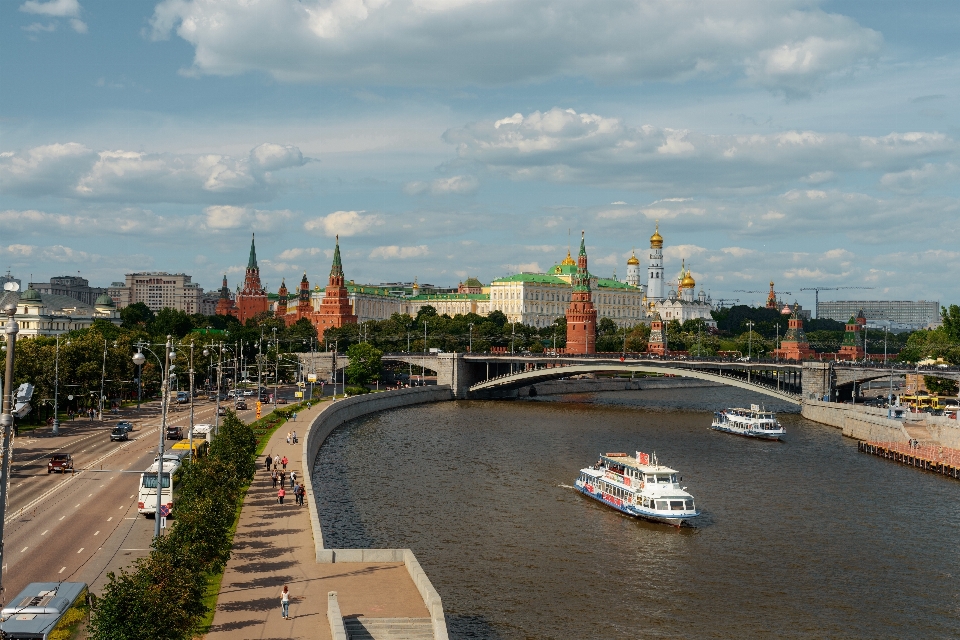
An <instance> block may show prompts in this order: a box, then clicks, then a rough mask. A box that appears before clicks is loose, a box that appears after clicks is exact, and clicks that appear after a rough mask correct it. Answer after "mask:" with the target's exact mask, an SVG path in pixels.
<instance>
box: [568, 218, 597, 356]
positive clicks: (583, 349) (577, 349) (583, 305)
mask: <svg viewBox="0 0 960 640" xmlns="http://www.w3.org/2000/svg"><path fill="white" fill-rule="evenodd" d="M596 352H597V310H596V309H595V308H594V306H593V300H592V299H591V296H590V272H589V271H587V247H586V241H585V239H584V234H583V232H581V233H580V254H579V255H578V256H577V275H576V276H574V279H573V293H572V294H571V295H570V306H568V307H567V346H566V353H596Z"/></svg>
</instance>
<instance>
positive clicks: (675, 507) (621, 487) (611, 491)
mask: <svg viewBox="0 0 960 640" xmlns="http://www.w3.org/2000/svg"><path fill="white" fill-rule="evenodd" d="M574 485H575V486H576V488H577V490H578V491H579V492H580V493H582V494H583V495H585V496H588V497H590V498H593V499H594V500H597V501H598V502H602V503H603V504H605V505H607V506H610V507H613V508H614V509H616V510H617V511H620V512H622V513H625V514H627V515H630V516H635V517H637V518H643V519H645V520H652V521H653V522H664V523H666V524H672V525H674V526H676V527H679V526H680V525H681V524H682V523H683V522H684V521H686V520H689V519H690V518H695V517H697V516H699V515H700V512H699V511H698V510H697V508H696V505H695V504H694V500H693V496H692V495H690V494H689V493H687V492H686V488H685V487H681V486H680V482H679V476H678V475H677V471H676V469H671V468H669V467H664V466H662V465H660V463H659V462H658V461H657V457H656V454H654V455H653V456H652V460H651V456H650V455H649V454H646V453H642V452H640V451H638V452H637V455H636V456H635V457H634V456H628V455H627V454H626V453H605V454H603V455H601V456H600V459H599V460H598V461H597V464H595V465H594V466H592V467H586V468H584V469H581V470H580V475H579V477H578V478H577V480H576V482H575V483H574Z"/></svg>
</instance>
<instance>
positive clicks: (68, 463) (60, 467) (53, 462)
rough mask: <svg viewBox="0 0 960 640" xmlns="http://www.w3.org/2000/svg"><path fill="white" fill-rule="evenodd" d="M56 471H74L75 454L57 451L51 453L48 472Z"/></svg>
mask: <svg viewBox="0 0 960 640" xmlns="http://www.w3.org/2000/svg"><path fill="white" fill-rule="evenodd" d="M54 471H59V472H60V473H66V472H67V471H69V472H71V473H73V456H72V455H70V454H69V453H55V454H53V455H51V456H50V460H49V461H48V462H47V473H53V472H54Z"/></svg>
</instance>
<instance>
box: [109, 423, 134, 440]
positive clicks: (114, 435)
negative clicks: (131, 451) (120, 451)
mask: <svg viewBox="0 0 960 640" xmlns="http://www.w3.org/2000/svg"><path fill="white" fill-rule="evenodd" d="M129 439H130V438H129V436H127V430H126V429H124V428H123V427H120V426H117V427H114V428H113V430H112V431H111V432H110V442H123V441H124V440H129Z"/></svg>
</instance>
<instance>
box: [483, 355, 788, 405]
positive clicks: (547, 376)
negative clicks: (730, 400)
mask: <svg viewBox="0 0 960 640" xmlns="http://www.w3.org/2000/svg"><path fill="white" fill-rule="evenodd" d="M587 373H631V374H633V373H643V374H649V373H653V374H662V375H669V376H679V377H684V378H695V379H697V380H707V381H710V382H718V383H720V384H725V385H728V386H731V387H737V388H739V389H745V390H747V391H753V392H756V393H762V394H764V395H767V396H770V397H773V398H776V399H778V400H782V401H784V402H789V403H791V404H795V405H799V404H801V397H800V396H799V395H796V394H793V393H789V392H786V391H783V390H780V389H776V388H771V387H768V386H766V385H762V384H757V383H755V382H747V381H746V380H742V379H740V378H737V377H735V376H724V375H718V374H716V373H711V372H708V371H699V370H695V369H682V368H679V367H663V366H656V365H637V364H627V363H623V364H616V363H606V362H605V363H596V364H575V365H569V366H561V367H549V368H544V369H533V370H529V371H521V372H519V373H513V374H509V375H504V376H500V377H497V378H491V379H489V380H484V381H483V382H479V383H477V384H474V385H472V386H470V388H469V391H470V393H471V394H475V393H481V392H484V391H507V390H511V389H519V388H520V387H526V386H529V385H533V384H536V383H538V382H546V381H547V380H557V379H560V378H567V377H570V376H576V375H583V374H587Z"/></svg>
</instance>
